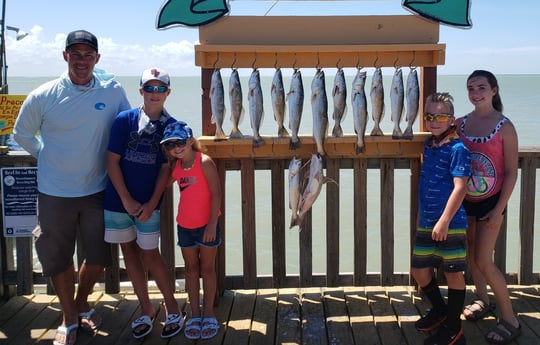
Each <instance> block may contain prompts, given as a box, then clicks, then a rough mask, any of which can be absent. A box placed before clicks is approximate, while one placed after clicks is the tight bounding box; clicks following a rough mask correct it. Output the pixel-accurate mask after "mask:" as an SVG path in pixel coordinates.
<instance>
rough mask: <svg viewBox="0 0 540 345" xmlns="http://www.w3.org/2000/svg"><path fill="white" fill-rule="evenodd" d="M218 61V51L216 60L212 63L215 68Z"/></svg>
mask: <svg viewBox="0 0 540 345" xmlns="http://www.w3.org/2000/svg"><path fill="white" fill-rule="evenodd" d="M218 61H219V52H217V54H216V61H214V64H213V65H212V68H214V69H215V68H216V64H217V63H218Z"/></svg>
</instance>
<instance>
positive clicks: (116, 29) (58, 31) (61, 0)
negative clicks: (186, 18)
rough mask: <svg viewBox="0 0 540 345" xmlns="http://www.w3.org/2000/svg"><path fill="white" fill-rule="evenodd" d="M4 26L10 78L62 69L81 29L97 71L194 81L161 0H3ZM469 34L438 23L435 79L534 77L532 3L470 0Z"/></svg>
mask: <svg viewBox="0 0 540 345" xmlns="http://www.w3.org/2000/svg"><path fill="white" fill-rule="evenodd" d="M3 1H5V2H6V12H5V21H6V24H7V25H9V26H14V27H18V28H20V29H21V30H23V31H25V32H28V33H29V35H28V36H27V37H25V38H24V39H22V40H19V41H17V40H16V34H15V32H14V31H11V30H6V32H5V40H6V61H7V66H8V73H7V75H8V78H9V77H10V76H17V77H19V76H56V75H59V74H61V73H62V72H63V71H64V70H65V69H66V63H65V61H64V60H63V59H62V50H63V49H64V45H65V38H66V35H67V34H68V33H69V32H70V31H73V30H77V29H86V30H88V31H90V32H92V33H94V34H95V35H96V36H97V37H98V40H99V45H100V53H101V60H100V62H99V63H98V65H97V67H99V68H102V69H105V70H106V71H108V72H111V73H113V74H116V75H119V76H137V75H140V73H141V72H142V71H143V70H144V69H146V68H148V67H152V66H158V67H161V68H164V69H166V70H167V71H168V72H169V73H170V75H171V76H197V75H200V69H199V67H197V66H195V59H194V46H195V45H196V44H198V30H197V28H186V27H173V28H169V29H166V30H158V29H156V19H157V15H158V13H159V10H160V8H161V6H162V4H163V1H161V0H146V1H134V0H93V1H84V2H83V1H65V0H49V1H46V0H3ZM470 2H471V5H470V18H471V21H472V24H473V26H472V28H471V29H461V28H456V27H450V26H447V25H441V26H440V36H439V43H444V44H446V62H445V65H443V66H439V67H438V73H439V74H460V75H467V74H469V73H470V72H472V71H473V70H475V69H487V70H490V71H492V72H494V73H495V74H540V26H539V25H538V14H539V13H540V1H537V0H522V1H519V6H517V5H516V3H518V2H514V1H503V0H470ZM229 6H230V8H231V11H230V13H229V15H231V16H234V15H254V16H263V15H281V16H283V15H293V16H294V15H356V14H357V15H408V14H410V12H408V11H407V10H406V9H405V8H403V7H402V6H401V0H371V1H368V0H356V1H354V0H352V1H340V2H335V1H248V0H234V1H229Z"/></svg>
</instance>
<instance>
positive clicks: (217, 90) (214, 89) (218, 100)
mask: <svg viewBox="0 0 540 345" xmlns="http://www.w3.org/2000/svg"><path fill="white" fill-rule="evenodd" d="M210 107H211V109H212V117H211V119H210V122H212V123H213V124H215V125H216V134H215V136H214V138H215V140H224V139H227V135H225V132H223V119H224V118H225V91H224V90H223V81H222V80H221V72H220V70H219V68H216V69H214V73H212V80H211V82H210Z"/></svg>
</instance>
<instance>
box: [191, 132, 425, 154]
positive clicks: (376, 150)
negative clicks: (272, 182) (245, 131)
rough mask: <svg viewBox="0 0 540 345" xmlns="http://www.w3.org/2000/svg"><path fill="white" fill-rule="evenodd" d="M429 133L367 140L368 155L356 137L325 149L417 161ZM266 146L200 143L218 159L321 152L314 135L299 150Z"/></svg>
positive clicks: (268, 141) (273, 141)
mask: <svg viewBox="0 0 540 345" xmlns="http://www.w3.org/2000/svg"><path fill="white" fill-rule="evenodd" d="M428 136H429V133H425V132H419V133H414V137H413V139H412V140H406V139H392V135H391V133H385V135H384V136H382V137H381V136H378V137H374V136H369V135H366V137H365V138H364V142H365V151H364V152H363V153H360V154H357V153H356V152H355V145H356V136H355V135H345V136H343V137H341V138H335V137H327V138H326V141H325V144H324V149H325V152H326V157H328V158H383V157H396V156H397V157H399V158H417V157H419V155H420V154H421V153H422V151H423V148H424V147H423V143H424V141H425V139H426V138H427V137H428ZM262 137H263V139H264V141H265V145H263V146H261V147H257V148H254V147H253V142H252V137H250V136H245V137H244V138H241V139H226V140H222V141H216V140H214V137H213V136H202V137H199V138H198V140H199V141H200V143H201V144H202V145H203V146H204V147H205V148H206V153H208V154H209V155H210V156H211V157H212V158H214V159H243V158H250V159H289V158H291V157H293V156H295V155H296V156H297V157H302V158H309V157H310V156H311V154H313V153H315V152H317V149H316V145H315V141H314V140H313V137H312V136H310V135H300V136H299V138H300V142H301V143H302V146H301V147H300V148H299V149H297V150H290V149H289V138H280V137H276V136H264V135H263V136H262Z"/></svg>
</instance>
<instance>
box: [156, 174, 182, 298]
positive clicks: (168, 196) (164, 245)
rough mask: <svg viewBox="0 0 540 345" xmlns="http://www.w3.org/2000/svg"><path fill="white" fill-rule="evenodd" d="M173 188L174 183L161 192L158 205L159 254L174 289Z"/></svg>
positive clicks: (174, 229) (174, 186)
mask: <svg viewBox="0 0 540 345" xmlns="http://www.w3.org/2000/svg"><path fill="white" fill-rule="evenodd" d="M173 188H178V187H177V186H176V184H174V185H173V186H169V187H167V188H166V189H165V191H164V192H163V200H162V202H161V207H160V233H161V241H160V247H161V256H162V257H163V260H164V261H165V265H166V266H167V268H168V270H169V278H170V280H171V286H172V288H173V291H174V289H175V288H176V286H175V282H176V272H175V262H176V258H175V246H176V241H175V240H174V239H175V237H176V236H175V233H176V226H175V224H176V221H175V217H174V214H175V211H176V208H175V207H174V206H173V205H174V201H173V200H174V198H173Z"/></svg>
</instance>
